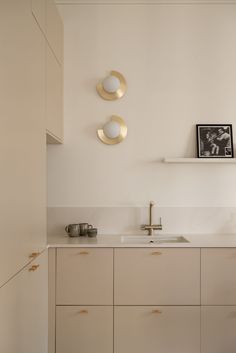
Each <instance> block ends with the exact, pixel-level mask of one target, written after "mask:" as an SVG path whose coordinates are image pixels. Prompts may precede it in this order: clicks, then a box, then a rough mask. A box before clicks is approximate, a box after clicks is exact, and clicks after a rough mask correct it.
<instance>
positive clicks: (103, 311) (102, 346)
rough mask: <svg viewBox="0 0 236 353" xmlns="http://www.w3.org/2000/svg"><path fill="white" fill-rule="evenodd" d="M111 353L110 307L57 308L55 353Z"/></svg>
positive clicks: (111, 316)
mask: <svg viewBox="0 0 236 353" xmlns="http://www.w3.org/2000/svg"><path fill="white" fill-rule="evenodd" d="M78 352H79V353H112V352H113V307H112V306H91V307H90V306H86V307H85V306H57V309H56V353H78Z"/></svg>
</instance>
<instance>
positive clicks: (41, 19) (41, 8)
mask: <svg viewBox="0 0 236 353" xmlns="http://www.w3.org/2000/svg"><path fill="white" fill-rule="evenodd" d="M31 9H32V14H33V15H34V17H35V20H36V21H37V23H38V25H39V27H40V28H41V30H42V31H43V32H44V34H46V0H31Z"/></svg>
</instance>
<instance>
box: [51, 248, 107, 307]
mask: <svg viewBox="0 0 236 353" xmlns="http://www.w3.org/2000/svg"><path fill="white" fill-rule="evenodd" d="M57 304H60V305H63V304H65V305H66V304H69V305H112V304H113V250H112V249H91V248H77V249H76V248H74V249H58V250H57Z"/></svg>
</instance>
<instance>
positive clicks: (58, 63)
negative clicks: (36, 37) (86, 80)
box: [34, 0, 63, 143]
mask: <svg viewBox="0 0 236 353" xmlns="http://www.w3.org/2000/svg"><path fill="white" fill-rule="evenodd" d="M34 1H39V0H34ZM46 38H47V50H46V132H47V143H62V142H63V93H62V92H63V23H62V20H61V17H60V15H59V12H58V10H57V8H56V5H55V3H54V1H53V0H46Z"/></svg>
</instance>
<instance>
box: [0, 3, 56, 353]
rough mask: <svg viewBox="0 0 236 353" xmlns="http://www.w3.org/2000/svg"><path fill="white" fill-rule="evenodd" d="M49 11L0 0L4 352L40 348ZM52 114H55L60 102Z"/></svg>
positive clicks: (0, 346)
mask: <svg viewBox="0 0 236 353" xmlns="http://www.w3.org/2000/svg"><path fill="white" fill-rule="evenodd" d="M48 8H50V12H49V11H47V9H48ZM50 17H52V23H54V22H55V17H58V18H59V14H58V12H57V10H56V6H55V4H54V3H53V2H52V1H51V0H20V1H19V0H2V1H1V2H0V51H1V56H0V121H1V129H0V151H1V152H0V163H1V183H0V195H1V197H0V215H1V216H0V224H1V229H0V330H1V332H2V334H1V335H0V336H1V337H0V352H4V353H20V352H24V353H38V352H39V353H46V352H47V344H46V343H47V300H45V296H47V271H46V269H47V249H46V131H47V111H48V110H47V105H48V104H49V102H51V98H50V96H48V91H47V85H48V81H49V80H51V81H53V80H54V83H51V86H52V85H53V84H54V85H56V86H57V85H58V79H56V78H54V76H53V79H52V78H49V76H50V74H51V71H50V70H48V69H47V66H48V61H47V53H48V47H49V48H53V42H51V43H52V44H49V43H50V40H49V39H47V37H49V35H48V34H47V33H48V32H49V27H50V26H49V24H50ZM60 21H61V20H60V19H58V22H59V23H61V22H60ZM52 27H53V28H54V25H53V24H52ZM61 28H62V25H61ZM51 30H52V29H50V31H51ZM56 36H58V37H60V39H57V40H56V39H54V41H55V42H57V41H58V42H61V43H62V30H61V32H60V31H59V32H57V34H56ZM61 48H62V46H61ZM60 65H62V60H61V64H60ZM52 70H53V68H52ZM55 70H56V69H55ZM53 75H54V74H53ZM58 75H59V73H58ZM61 76H62V70H60V77H61ZM60 80H61V79H60ZM60 82H62V80H61V81H60ZM58 90H60V92H61V91H62V88H61V87H60V89H58ZM57 99H59V95H58V96H57ZM60 100H61V95H60ZM61 106H62V103H60V107H61ZM55 114H56V115H57V119H58V120H60V121H61V115H62V110H60V114H59V113H58V114H57V112H55ZM60 137H61V139H60V142H61V141H62V135H61V136H60ZM32 266H33V268H31V267H32ZM26 328H27V329H26ZM13 338H14V339H13ZM45 342H46V343H45Z"/></svg>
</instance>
